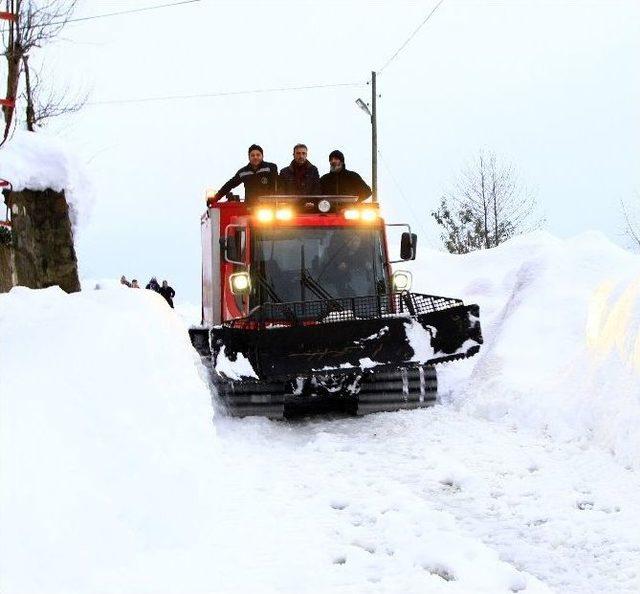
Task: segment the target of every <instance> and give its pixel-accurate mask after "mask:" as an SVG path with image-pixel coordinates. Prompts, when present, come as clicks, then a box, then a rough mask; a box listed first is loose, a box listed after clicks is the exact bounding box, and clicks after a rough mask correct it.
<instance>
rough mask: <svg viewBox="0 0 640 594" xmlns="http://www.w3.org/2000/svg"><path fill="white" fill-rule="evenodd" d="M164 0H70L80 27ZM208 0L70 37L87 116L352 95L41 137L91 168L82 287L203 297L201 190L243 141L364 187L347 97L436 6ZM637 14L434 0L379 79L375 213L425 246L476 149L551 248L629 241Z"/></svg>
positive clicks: (100, 121)
mask: <svg viewBox="0 0 640 594" xmlns="http://www.w3.org/2000/svg"><path fill="white" fill-rule="evenodd" d="M168 1H169V0H157V1H155V2H154V1H152V0H150V1H149V2H142V1H141V2H134V1H133V0H131V1H125V0H100V1H99V2H98V1H89V0H85V1H84V2H83V1H82V0H80V3H79V6H78V10H77V12H76V16H90V15H95V14H102V13H106V12H111V11H118V10H123V9H127V8H137V7H143V6H151V5H154V4H155V5H159V4H164V3H167V2H168ZM435 4H436V2H435V1H433V0H428V1H420V2H399V1H390V0H389V1H385V2H364V1H362V2H361V1H352V2H348V1H342V2H338V1H336V2H332V1H323V2H319V1H314V2H311V1H307V2H305V1H302V0H298V1H295V2H285V1H282V2H249V1H238V0H235V1H229V2H224V1H219V0H201V1H200V2H197V3H193V4H187V5H183V6H179V7H173V8H163V9H158V10H154V11H148V12H141V13H137V14H130V15H124V16H116V17H112V18H104V19H95V20H88V21H83V22H80V23H73V24H70V25H69V26H68V28H67V29H66V30H65V32H64V41H61V42H59V43H57V44H56V45H55V46H54V47H50V48H47V49H46V50H44V51H43V52H41V55H46V58H47V60H48V63H49V66H50V68H53V69H54V70H55V72H56V74H57V76H58V77H59V79H60V80H61V81H63V80H67V81H69V83H70V84H71V85H72V86H85V87H86V88H88V89H90V90H91V97H90V101H91V102H100V101H111V100H119V99H135V98H147V97H159V96H167V95H189V94H201V93H216V92H228V91H243V90H251V89H256V90H257V89H272V88H275V87H290V86H307V85H321V84H338V83H354V86H350V87H346V86H345V87H329V88H323V89H315V90H306V91H290V92H281V93H254V94H248V95H236V96H223V97H209V98H195V99H183V100H167V101H157V102H154V101H150V102H144V103H122V104H119V103H110V104H104V105H89V106H87V107H85V109H84V110H83V111H82V112H81V113H79V114H76V115H74V116H71V117H69V118H66V119H65V120H64V121H62V120H60V121H59V122H58V123H56V124H53V125H52V126H50V129H51V130H52V131H54V132H55V133H57V134H60V135H61V136H63V137H64V138H66V139H67V140H68V141H69V142H70V143H71V145H72V146H73V147H75V148H76V150H77V151H78V152H79V153H80V155H81V156H82V157H83V159H85V160H86V161H87V163H88V168H89V171H90V174H91V176H92V177H93V179H94V182H95V189H96V206H95V209H94V212H93V218H92V220H91V223H90V224H89V226H87V227H86V228H85V229H84V230H83V232H82V234H81V236H80V242H79V250H78V251H79V258H80V265H81V271H82V274H83V276H85V277H92V278H99V277H115V276H119V275H120V274H121V273H124V274H126V275H127V276H128V277H132V276H136V277H138V278H139V279H140V280H142V281H144V282H146V281H147V280H148V278H149V276H150V275H152V274H154V275H156V276H158V277H159V278H160V279H162V278H167V279H168V280H169V281H170V282H171V283H172V284H173V285H174V286H175V288H176V290H177V292H178V297H181V298H183V299H187V300H189V301H192V302H198V301H199V290H200V289H199V280H200V248H199V217H200V214H201V212H202V211H203V206H204V195H205V191H206V189H207V188H216V189H217V188H218V187H219V186H220V185H221V184H222V183H223V182H224V181H226V180H227V179H228V178H229V177H230V176H231V175H232V174H233V173H234V172H235V171H236V170H237V169H238V168H239V167H240V166H242V165H244V164H245V163H246V160H247V159H246V149H247V147H248V146H249V145H250V144H251V143H253V142H257V143H259V144H261V145H262V146H263V147H264V149H265V158H266V159H267V160H270V161H274V162H276V163H277V164H278V166H279V167H282V166H284V165H286V164H288V162H289V161H290V160H291V148H292V146H293V144H294V143H296V142H300V141H302V142H305V143H306V144H307V145H308V146H309V156H310V160H311V161H312V162H313V163H314V164H316V165H317V166H318V168H319V169H320V172H321V174H322V173H324V172H325V171H326V170H327V156H328V153H329V152H330V151H331V150H332V149H334V148H340V149H341V150H343V152H344V153H345V155H346V159H347V166H348V167H349V168H353V169H356V170H357V171H359V172H360V173H361V174H362V175H363V176H364V177H365V179H367V180H368V181H370V177H371V173H370V124H369V120H368V118H367V116H366V115H365V114H364V113H363V112H362V111H360V110H359V109H358V108H357V107H356V105H355V103H354V101H355V99H356V98H357V97H359V96H361V97H363V98H365V99H368V95H369V93H370V89H369V87H368V86H367V84H366V81H367V80H368V79H369V77H370V71H371V70H380V69H381V68H382V67H383V65H384V64H385V63H386V62H387V61H388V60H389V58H390V57H391V56H392V55H393V54H394V53H395V52H396V50H397V49H398V48H399V47H400V46H401V45H402V43H403V42H404V41H406V39H407V38H408V37H409V35H410V34H411V32H412V31H414V30H415V28H416V27H417V26H418V25H419V24H420V23H421V22H422V21H423V19H424V18H425V16H426V15H427V14H428V13H429V11H430V10H431V9H432V8H433V6H435ZM639 72H640V2H638V1H637V0H629V1H615V0H609V1H602V2H589V1H578V0H576V1H574V2H558V1H548V2H547V1H533V0H531V1H517V0H512V1H492V2H488V1H480V0H478V1H473V2H469V1H463V0H445V2H444V3H443V4H442V6H441V7H440V8H439V9H438V10H437V11H436V13H435V14H434V15H433V17H432V18H431V20H430V21H429V22H428V23H427V24H426V25H425V26H424V27H423V28H422V29H421V30H420V31H419V32H418V34H417V35H416V36H415V37H414V38H413V39H412V41H411V42H410V43H409V44H408V45H407V46H406V48H405V49H404V50H403V51H402V52H400V54H399V55H398V56H397V58H396V59H394V60H393V61H392V62H391V63H389V65H388V66H387V67H386V69H384V71H383V72H382V74H381V75H380V76H379V92H380V94H381V95H382V96H381V98H380V100H379V127H380V133H379V148H380V151H381V154H382V159H383V161H382V162H381V163H380V165H379V170H380V172H379V184H380V199H381V202H382V205H383V208H384V210H385V213H386V214H387V217H388V220H389V222H393V221H397V222H400V221H403V222H411V223H412V224H413V225H414V226H415V228H416V230H417V231H418V233H419V234H420V235H421V245H422V246H427V245H429V246H432V247H436V246H437V245H438V231H437V228H436V227H435V226H434V224H433V223H432V221H431V220H430V216H429V213H430V212H431V210H433V209H434V208H435V207H436V206H437V203H438V201H439V198H440V196H441V194H442V192H443V191H444V190H446V188H447V187H448V186H450V185H451V183H452V182H453V180H454V179H455V178H456V176H457V174H458V173H459V172H460V170H461V168H462V167H463V166H464V164H465V163H466V162H467V161H468V160H469V159H471V158H472V157H473V156H474V155H476V154H477V153H478V151H479V150H480V149H485V150H493V151H495V152H496V153H497V154H498V155H499V157H500V158H501V159H502V160H504V161H509V162H512V163H513V164H514V165H515V166H516V167H517V169H518V171H519V173H520V176H521V178H522V180H523V181H524V182H525V183H526V184H527V185H528V186H529V187H531V188H533V189H535V191H536V192H537V197H538V201H539V204H540V207H541V210H542V211H543V212H544V214H545V216H546V218H547V229H548V230H549V231H551V232H552V233H554V234H556V235H558V236H560V237H568V236H571V235H573V234H576V233H579V232H582V231H585V230H590V229H598V230H601V231H603V232H604V233H606V234H607V235H608V236H609V237H610V238H611V239H612V240H613V241H616V242H618V243H624V239H623V237H622V236H621V227H622V224H621V215H620V208H619V202H620V200H621V199H630V198H632V197H633V195H634V191H635V192H638V191H640V76H639V75H638V73H639Z"/></svg>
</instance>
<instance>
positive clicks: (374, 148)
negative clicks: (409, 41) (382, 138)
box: [371, 72, 378, 202]
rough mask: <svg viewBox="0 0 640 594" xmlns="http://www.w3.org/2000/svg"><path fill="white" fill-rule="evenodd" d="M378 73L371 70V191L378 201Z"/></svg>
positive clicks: (374, 199) (375, 200) (374, 198)
mask: <svg viewBox="0 0 640 594" xmlns="http://www.w3.org/2000/svg"><path fill="white" fill-rule="evenodd" d="M376 99H377V96H376V73H375V72H371V193H372V197H373V201H374V202H378V120H377V117H376V115H377V112H376Z"/></svg>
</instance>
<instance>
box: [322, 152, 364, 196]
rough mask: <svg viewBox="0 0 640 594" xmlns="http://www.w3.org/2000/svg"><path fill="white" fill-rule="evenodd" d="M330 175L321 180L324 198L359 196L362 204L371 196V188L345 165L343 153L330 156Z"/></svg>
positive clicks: (333, 153)
mask: <svg viewBox="0 0 640 594" xmlns="http://www.w3.org/2000/svg"><path fill="white" fill-rule="evenodd" d="M329 168H330V171H329V173H326V174H325V175H323V176H322V177H321V178H320V187H321V189H322V194H323V195H324V196H357V197H358V202H362V201H363V200H366V199H367V198H369V196H371V188H370V187H369V186H368V185H367V184H366V183H365V181H364V180H363V179H362V178H361V177H360V175H358V174H357V173H356V172H355V171H349V170H348V169H347V168H346V167H345V165H344V155H343V154H342V152H341V151H339V150H335V151H331V153H330V154H329Z"/></svg>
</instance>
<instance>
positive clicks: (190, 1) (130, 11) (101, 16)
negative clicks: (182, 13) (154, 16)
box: [0, 0, 202, 33]
mask: <svg viewBox="0 0 640 594" xmlns="http://www.w3.org/2000/svg"><path fill="white" fill-rule="evenodd" d="M201 1H202V0H180V1H179V2H170V3H167V4H156V5H154V6H144V7H142V8H130V9H128V10H119V11H117V12H105V13H102V14H94V15H89V16H86V17H77V18H73V19H67V20H63V21H54V22H51V23H41V24H39V25H33V28H34V29H35V28H42V27H53V26H56V25H66V24H68V23H79V22H83V21H92V20H94V19H104V18H107V17H114V16H121V15H123V14H133V13H136V12H146V11H149V10H157V9H159V8H171V7H173V6H182V5H183V4H194V3H195V2H201ZM6 31H8V29H2V30H0V33H5V32H6Z"/></svg>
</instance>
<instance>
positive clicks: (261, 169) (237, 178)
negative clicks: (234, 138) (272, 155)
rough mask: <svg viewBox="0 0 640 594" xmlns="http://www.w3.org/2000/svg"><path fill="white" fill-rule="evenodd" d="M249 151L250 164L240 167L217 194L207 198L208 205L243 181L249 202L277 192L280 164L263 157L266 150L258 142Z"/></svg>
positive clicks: (246, 199)
mask: <svg viewBox="0 0 640 594" xmlns="http://www.w3.org/2000/svg"><path fill="white" fill-rule="evenodd" d="M248 152H249V164H248V165H245V166H244V167H243V168H242V169H238V171H237V172H236V174H235V175H234V176H233V177H232V178H231V179H230V180H229V181H228V182H227V183H226V184H224V186H222V187H221V188H220V189H219V190H218V191H217V192H216V195H215V196H213V197H211V198H209V199H208V200H207V206H211V205H212V204H214V203H215V202H218V200H220V198H222V197H223V196H226V195H227V193H228V192H230V191H231V190H233V188H236V187H238V186H239V185H240V184H242V183H243V184H244V201H245V202H246V203H248V204H251V203H252V202H254V201H255V200H256V199H257V198H259V197H260V196H269V195H270V194H274V193H275V190H276V180H277V177H278V166H277V165H276V164H275V163H268V162H267V161H265V160H264V159H263V156H264V152H263V150H262V147H261V146H259V145H257V144H252V145H251V146H250V147H249V151H248Z"/></svg>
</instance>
